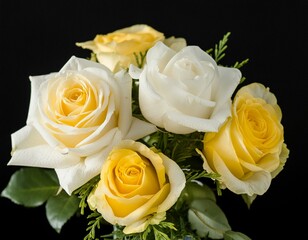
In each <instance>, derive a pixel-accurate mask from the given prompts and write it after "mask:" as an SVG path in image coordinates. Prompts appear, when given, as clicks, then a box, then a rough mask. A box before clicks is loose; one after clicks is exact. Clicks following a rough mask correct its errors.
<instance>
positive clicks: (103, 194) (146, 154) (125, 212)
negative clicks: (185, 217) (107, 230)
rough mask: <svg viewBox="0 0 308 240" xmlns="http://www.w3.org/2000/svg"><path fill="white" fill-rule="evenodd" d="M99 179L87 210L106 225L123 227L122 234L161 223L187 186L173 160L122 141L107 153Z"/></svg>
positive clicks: (154, 151)
mask: <svg viewBox="0 0 308 240" xmlns="http://www.w3.org/2000/svg"><path fill="white" fill-rule="evenodd" d="M100 177H101V179H100V181H99V183H98V185H97V187H96V188H95V189H94V190H93V191H92V192H91V194H90V195H89V197H88V203H89V206H90V208H91V209H92V210H94V209H97V211H98V212H100V213H101V214H102V216H103V217H104V219H105V220H106V221H108V222H109V223H111V224H113V225H115V224H119V225H121V226H125V228H124V233H125V234H129V233H136V232H142V231H144V230H145V229H146V227H147V226H148V225H149V224H158V223H159V222H160V221H162V220H164V218H165V213H166V211H167V210H168V209H170V208H171V207H172V205H173V204H174V203H175V202H176V201H177V199H178V197H179V196H180V194H181V192H182V190H183V188H184V186H185V183H186V180H185V175H184V173H183V171H182V170H181V168H180V167H179V166H178V165H177V164H176V163H175V162H174V161H173V160H171V159H169V158H168V157H166V156H165V155H163V154H162V153H159V152H157V151H156V149H154V148H148V147H147V146H146V145H144V144H142V143H140V142H135V141H133V140H123V141H122V142H121V144H119V145H118V146H117V147H116V148H114V149H113V150H112V151H111V152H110V154H109V156H108V158H107V159H106V160H105V162H104V163H103V167H102V170H101V174H100Z"/></svg>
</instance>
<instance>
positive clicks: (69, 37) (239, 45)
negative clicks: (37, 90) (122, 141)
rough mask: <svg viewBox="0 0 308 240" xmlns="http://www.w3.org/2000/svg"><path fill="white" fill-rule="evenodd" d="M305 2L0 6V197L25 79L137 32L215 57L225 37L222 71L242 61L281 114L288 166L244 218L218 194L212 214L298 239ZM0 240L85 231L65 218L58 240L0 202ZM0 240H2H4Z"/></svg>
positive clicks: (303, 207) (233, 199) (22, 113)
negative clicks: (218, 211)
mask: <svg viewBox="0 0 308 240" xmlns="http://www.w3.org/2000/svg"><path fill="white" fill-rule="evenodd" d="M307 16H308V2H307V1H306V0H302V1H295V0H293V1H289V2H283V1H276V2H275V1H272V2H267V1H263V2H261V1H207V0H203V1H201V0H200V1H196V0H190V1H187V0H184V1H183V2H181V1H167V0H166V1H161V2H159V1H133V0H127V1H103V0H100V1H98V0H96V1H95V0H87V1H64V0H63V1H22V0H21V1H14V0H9V1H3V0H0V32H1V35H0V41H1V42H0V48H1V52H0V57H1V63H0V70H1V75H0V84H1V94H0V96H1V122H2V123H1V128H0V130H1V135H0V136H1V137H0V141H1V144H0V154H1V155H0V156H1V157H0V159H1V160H0V164H1V167H0V171H1V174H0V188H1V189H3V188H5V186H6V184H7V183H8V181H9V178H10V176H11V175H12V173H13V172H14V171H16V170H17V169H18V167H13V166H10V167H9V166H7V165H6V164H7V162H8V161H9V159H10V151H11V140H10V134H11V133H13V132H14V131H16V130H18V129H20V128H21V127H23V126H24V125H25V122H26V117H27V111H28V104H29V98H30V81H29V79H28V77H29V76H30V75H39V74H47V73H50V72H54V71H58V70H59V69H60V68H61V67H62V66H63V65H64V64H65V62H66V61H67V60H68V59H69V58H70V57H71V56H72V55H75V56H78V57H88V56H89V51H87V50H84V49H81V48H79V47H77V46H76V45H75V43H76V42H82V41H86V40H91V39H93V38H94V37H95V35H96V34H99V33H101V34H105V33H109V32H112V31H114V30H117V29H120V28H123V27H128V26H131V25H133V24H137V23H145V24H148V25H150V26H152V27H154V28H155V29H156V30H158V31H161V32H163V33H165V35H166V37H169V36H175V37H184V38H186V40H187V42H188V44H189V45H199V46H200V47H201V48H203V49H205V50H206V49H208V48H210V47H214V44H215V43H217V42H218V41H219V40H220V39H221V38H222V36H223V35H224V34H225V33H226V32H228V31H230V32H231V36H230V38H229V42H228V46H229V47H228V49H227V56H226V57H225V59H224V60H223V63H225V64H229V65H231V64H233V63H234V62H235V61H238V60H239V61H241V60H244V59H246V58H249V59H250V61H249V63H248V65H246V66H245V67H243V68H242V69H241V70H242V73H243V75H244V76H245V77H246V78H247V80H246V83H250V82H261V83H263V84H264V85H266V86H268V87H269V88H270V89H271V91H272V92H273V93H274V94H275V95H276V97H277V99H278V104H279V105H280V107H281V109H282V112H283V119H282V124H283V125H284V128H285V142H286V143H287V145H288V148H289V149H290V156H289V159H288V160H287V163H286V165H285V168H284V170H283V171H282V172H281V173H280V174H279V175H278V177H277V178H275V179H274V180H273V181H272V184H271V187H270V189H269V190H268V191H267V192H266V193H265V194H264V195H263V196H261V197H258V198H257V199H256V200H255V202H254V203H253V204H252V207H251V209H249V210H248V209H247V207H246V205H245V204H244V202H243V201H242V200H241V198H240V197H239V196H235V195H232V194H229V193H228V192H223V197H222V199H219V201H221V207H222V208H223V210H224V212H225V214H226V215H227V217H228V220H229V223H230V225H231V227H232V228H233V230H235V231H241V232H243V233H245V234H247V235H248V236H250V237H251V238H252V239H254V240H260V239H307V238H308V233H307V227H306V226H307V216H308V211H307V209H308V208H307V204H308V203H307V200H306V199H307V198H305V197H304V196H305V195H306V194H307V193H306V192H307V183H308V181H307V174H306V172H307V166H308V164H307V161H308V160H307V154H306V151H304V147H306V148H307V121H306V118H305V117H306V116H307V97H306V95H305V94H306V92H307V90H306V89H307V87H306V86H307V81H308V75H307V66H308V61H307V56H308V55H307V53H308V52H307V44H308V41H307V40H308V39H307V34H308V31H307V30H308V17H307ZM0 211H1V215H0V216H1V223H0V229H1V239H4V238H5V239H32V240H36V239H46V240H47V239H54V240H57V239H75V240H78V239H83V237H84V235H85V229H86V221H85V220H80V219H76V218H73V219H71V220H69V222H68V223H67V224H66V225H65V226H64V228H63V229H62V233H61V235H59V234H57V233H56V232H55V231H54V230H53V229H52V228H51V227H50V226H49V223H48V221H47V219H46V217H45V212H44V211H45V209H44V207H38V208H35V209H26V208H24V207H22V206H18V205H15V204H14V203H12V202H10V200H8V199H6V198H0ZM4 236H5V237H4ZM3 237H4V238H3Z"/></svg>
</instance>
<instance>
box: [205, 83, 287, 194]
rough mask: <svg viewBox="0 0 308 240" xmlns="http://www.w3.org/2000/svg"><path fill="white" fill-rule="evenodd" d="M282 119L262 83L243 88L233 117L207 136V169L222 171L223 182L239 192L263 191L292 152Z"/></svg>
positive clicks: (275, 103)
mask: <svg viewBox="0 0 308 240" xmlns="http://www.w3.org/2000/svg"><path fill="white" fill-rule="evenodd" d="M281 118H282V113H281V109H280V107H279V106H278V104H277V100H276V97H275V95H274V94H273V93H271V92H270V91H269V89H268V88H265V87H264V85H262V84H260V83H252V84H249V85H247V86H244V87H242V88H241V89H240V90H239V91H238V92H237V93H236V96H235V98H234V102H233V107H232V117H230V118H229V119H228V121H226V123H225V124H224V125H223V126H222V127H221V129H220V130H219V132H218V133H206V134H205V136H204V149H203V154H204V165H203V167H204V169H205V170H207V171H208V172H217V173H219V174H220V175H221V182H222V184H223V185H224V186H225V187H227V188H228V189H230V190H231V191H232V192H234V193H236V194H247V195H248V196H254V195H255V196H256V195H262V194H264V193H265V192H266V191H267V190H268V188H269V186H270V184H271V180H272V178H274V177H275V176H276V175H277V174H278V173H279V172H280V171H281V170H282V168H283V166H284V164H285V162H286V160H287V158H288V155H289V150H288V149H287V147H286V144H285V143H284V131H283V126H282V124H281Z"/></svg>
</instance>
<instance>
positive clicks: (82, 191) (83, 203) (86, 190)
mask: <svg viewBox="0 0 308 240" xmlns="http://www.w3.org/2000/svg"><path fill="white" fill-rule="evenodd" d="M99 179H100V176H99V175H97V176H95V177H94V178H92V179H91V180H90V181H88V182H87V183H85V184H84V185H82V186H81V187H80V188H78V189H76V190H75V191H74V194H75V195H78V196H79V198H80V203H79V207H80V213H81V215H83V214H84V210H85V208H86V207H87V206H88V204H87V198H88V196H89V194H90V192H91V191H92V190H93V188H95V187H96V184H97V183H98V181H99Z"/></svg>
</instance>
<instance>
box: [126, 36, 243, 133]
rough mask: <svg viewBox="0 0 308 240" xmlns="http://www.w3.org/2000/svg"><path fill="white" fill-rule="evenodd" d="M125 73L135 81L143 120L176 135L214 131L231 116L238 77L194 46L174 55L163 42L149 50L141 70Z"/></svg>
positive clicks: (133, 68)
mask: <svg viewBox="0 0 308 240" xmlns="http://www.w3.org/2000/svg"><path fill="white" fill-rule="evenodd" d="M129 73H130V75H131V76H132V77H133V78H135V79H139V104H140V109H141V112H142V114H143V116H144V117H145V118H146V119H147V120H148V121H150V122H152V123H153V124H155V125H157V126H158V127H161V128H165V129H166V130H167V131H170V132H173V133H177V134H187V133H192V132H194V131H202V132H206V131H210V132H215V131H217V130H218V128H219V127H220V125H221V124H222V123H223V122H224V121H225V120H226V118H227V117H228V116H230V112H231V110H230V108H231V96H232V94H233V92H234V90H235V88H236V87H237V85H238V83H239V81H240V78H241V72H240V71H239V70H238V69H235V68H227V67H221V66H217V64H216V62H215V61H214V60H213V58H212V57H211V56H210V55H208V54H207V53H206V52H205V51H203V50H202V49H200V48H199V47H197V46H186V47H184V48H182V49H181V50H179V51H175V50H173V49H171V48H169V47H167V46H166V45H165V44H164V43H162V42H157V43H156V44H155V46H153V47H152V48H151V49H149V51H148V53H147V56H146V65H145V66H144V68H143V70H140V69H138V68H136V67H134V66H133V65H131V67H130V69H129Z"/></svg>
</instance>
